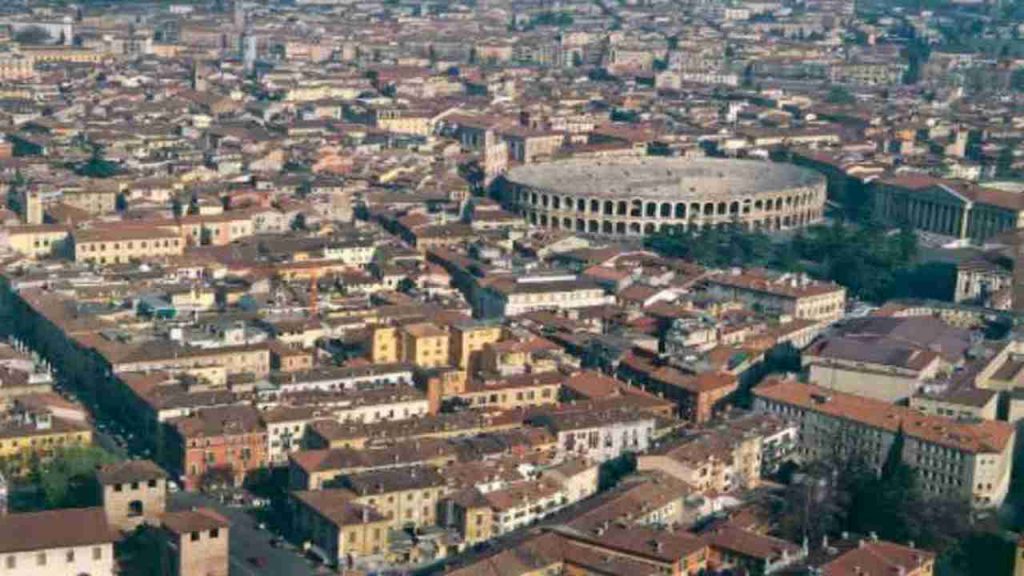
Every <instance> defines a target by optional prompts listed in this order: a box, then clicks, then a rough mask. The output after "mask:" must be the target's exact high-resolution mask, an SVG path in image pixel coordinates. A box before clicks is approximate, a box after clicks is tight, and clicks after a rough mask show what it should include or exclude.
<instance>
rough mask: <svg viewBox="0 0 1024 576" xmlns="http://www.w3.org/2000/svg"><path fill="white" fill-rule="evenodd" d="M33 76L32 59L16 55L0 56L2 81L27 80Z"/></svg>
mask: <svg viewBox="0 0 1024 576" xmlns="http://www.w3.org/2000/svg"><path fill="white" fill-rule="evenodd" d="M33 76H35V70H34V69H33V67H32V59H31V58H26V57H24V56H22V55H21V54H14V53H8V54H2V55H0V80H26V79H28V78H31V77H33Z"/></svg>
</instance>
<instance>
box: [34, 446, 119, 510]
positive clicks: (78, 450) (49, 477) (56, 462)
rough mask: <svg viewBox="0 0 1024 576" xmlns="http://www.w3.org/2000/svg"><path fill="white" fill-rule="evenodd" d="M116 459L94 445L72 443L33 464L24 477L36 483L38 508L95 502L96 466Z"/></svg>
mask: <svg viewBox="0 0 1024 576" xmlns="http://www.w3.org/2000/svg"><path fill="white" fill-rule="evenodd" d="M116 461H117V457H115V456H114V455H113V454H111V453H109V452H107V451H106V450H104V449H102V448H100V447H98V446H72V447H68V448H62V449H59V450H58V451H57V452H56V453H55V454H54V455H53V457H52V458H50V459H49V460H45V461H38V462H37V463H35V464H33V465H32V466H31V468H30V471H29V476H28V477H29V480H30V484H33V485H35V486H38V487H39V490H40V492H41V496H42V499H41V502H40V506H41V507H42V508H45V509H54V508H81V507H85V506H95V505H97V504H98V503H99V493H98V491H97V488H96V483H95V475H96V469H97V468H99V467H100V466H103V465H105V464H111V463H113V462H116Z"/></svg>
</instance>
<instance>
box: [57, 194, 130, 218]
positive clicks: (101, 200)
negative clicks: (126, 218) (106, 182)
mask: <svg viewBox="0 0 1024 576" xmlns="http://www.w3.org/2000/svg"><path fill="white" fill-rule="evenodd" d="M117 194H118V192H117V190H114V189H109V188H108V189H100V188H84V189H82V190H73V191H72V190H66V191H65V192H64V195H63V200H64V203H65V204H68V205H69V206H74V207H75V208H81V209H82V210H85V211H86V212H88V213H90V214H109V213H111V212H113V211H114V210H116V209H117Z"/></svg>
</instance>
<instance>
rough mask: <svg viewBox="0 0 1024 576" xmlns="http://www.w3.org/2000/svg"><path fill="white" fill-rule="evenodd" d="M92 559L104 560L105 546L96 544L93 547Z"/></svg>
mask: <svg viewBox="0 0 1024 576" xmlns="http://www.w3.org/2000/svg"><path fill="white" fill-rule="evenodd" d="M92 559H93V560H102V559H103V548H100V547H99V546H94V547H93V549H92Z"/></svg>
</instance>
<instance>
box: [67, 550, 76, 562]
mask: <svg viewBox="0 0 1024 576" xmlns="http://www.w3.org/2000/svg"><path fill="white" fill-rule="evenodd" d="M67 559H68V563H69V564H70V563H71V562H74V561H75V551H74V550H68V552H67Z"/></svg>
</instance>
